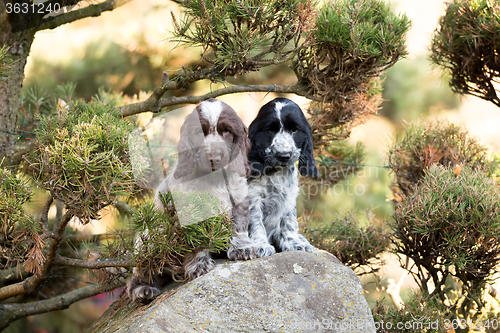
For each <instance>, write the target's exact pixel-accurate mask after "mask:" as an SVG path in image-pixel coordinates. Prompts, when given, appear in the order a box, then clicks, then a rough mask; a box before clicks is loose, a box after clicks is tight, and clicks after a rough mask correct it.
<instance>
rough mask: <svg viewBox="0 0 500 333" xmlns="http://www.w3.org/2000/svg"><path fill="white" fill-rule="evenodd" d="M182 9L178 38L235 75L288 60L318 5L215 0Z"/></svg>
mask: <svg viewBox="0 0 500 333" xmlns="http://www.w3.org/2000/svg"><path fill="white" fill-rule="evenodd" d="M181 5H182V6H183V10H184V14H185V17H184V18H183V19H182V20H181V22H178V20H177V19H176V18H175V17H173V21H174V26H175V31H174V34H175V38H176V39H177V40H178V41H179V42H181V43H184V44H187V45H191V46H201V47H202V48H203V57H204V59H205V60H207V61H208V62H209V63H212V64H215V65H216V66H217V67H219V68H220V69H223V70H225V71H226V73H227V74H228V75H234V74H242V73H244V72H247V71H251V70H256V69H258V68H260V67H262V66H264V65H269V64H271V63H272V62H273V61H274V62H281V61H283V60H284V59H287V58H288V55H289V54H291V53H292V50H293V48H294V47H297V45H298V41H299V40H300V39H301V36H300V35H301V33H302V29H303V27H304V24H305V22H306V21H308V20H309V19H310V17H309V16H310V15H311V13H312V9H311V7H312V6H313V5H314V4H312V3H310V1H306V0H279V1H276V0H266V1H256V0H242V1H241V0H230V1H222V0H215V1H189V2H184V3H182V4H181ZM292 55H293V54H292ZM288 59H289V58H288Z"/></svg>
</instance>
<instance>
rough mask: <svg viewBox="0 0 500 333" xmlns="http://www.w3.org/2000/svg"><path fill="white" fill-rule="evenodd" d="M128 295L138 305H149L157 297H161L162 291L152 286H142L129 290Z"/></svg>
mask: <svg viewBox="0 0 500 333" xmlns="http://www.w3.org/2000/svg"><path fill="white" fill-rule="evenodd" d="M128 294H129V297H130V298H131V299H132V301H133V302H135V303H138V304H148V303H150V302H151V301H152V300H153V299H155V298H156V296H158V295H160V294H161V291H160V289H158V288H155V287H152V286H148V285H142V286H136V287H134V288H133V289H129V290H128Z"/></svg>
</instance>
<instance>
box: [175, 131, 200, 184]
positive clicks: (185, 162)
mask: <svg viewBox="0 0 500 333" xmlns="http://www.w3.org/2000/svg"><path fill="white" fill-rule="evenodd" d="M181 140H183V138H182V137H181ZM184 140H186V141H187V140H188V139H187V138H184ZM180 144H181V141H179V145H180ZM179 145H177V147H178V148H179V159H178V160H177V166H176V167H175V171H174V178H175V179H179V178H181V177H185V176H187V175H189V174H190V173H191V172H193V169H194V167H195V166H196V159H195V157H194V150H193V148H188V147H182V149H181V147H179ZM183 146H184V144H183Z"/></svg>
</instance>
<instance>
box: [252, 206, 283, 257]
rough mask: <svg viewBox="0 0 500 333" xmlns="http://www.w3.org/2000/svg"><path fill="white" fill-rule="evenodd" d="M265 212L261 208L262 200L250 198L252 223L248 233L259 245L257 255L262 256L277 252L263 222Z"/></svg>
mask: <svg viewBox="0 0 500 333" xmlns="http://www.w3.org/2000/svg"><path fill="white" fill-rule="evenodd" d="M263 218H264V214H263V213H262V209H261V208H260V201H258V200H256V201H254V202H253V201H252V199H251V198H250V223H249V225H248V235H249V236H250V240H251V241H252V242H253V243H254V244H255V246H256V247H257V257H259V258H262V257H266V256H270V255H273V254H275V253H276V250H275V248H274V246H272V245H271V244H270V243H269V240H268V238H267V231H266V227H265V226H264V223H263Z"/></svg>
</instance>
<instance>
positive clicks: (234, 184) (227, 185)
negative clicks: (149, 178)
mask: <svg viewBox="0 0 500 333" xmlns="http://www.w3.org/2000/svg"><path fill="white" fill-rule="evenodd" d="M200 123H201V129H202V130H203V132H201V129H200ZM177 149H178V151H179V160H178V161H177V163H176V165H175V166H174V169H173V172H172V173H170V174H169V175H168V176H167V177H166V178H165V180H164V181H163V182H162V183H161V184H160V186H159V187H158V188H157V190H156V196H155V197H156V199H155V200H156V208H157V209H163V206H162V204H161V202H160V200H159V194H160V193H164V192H167V191H169V190H172V189H181V190H183V191H185V192H190V191H210V192H211V193H212V194H213V195H214V196H216V197H218V198H219V199H220V200H221V201H222V204H223V206H224V209H229V211H230V212H231V215H232V217H233V225H234V227H233V232H234V236H233V238H232V239H231V241H230V242H231V247H230V248H229V249H228V251H227V255H228V258H229V259H233V260H249V259H253V258H256V256H257V254H256V247H255V246H254V244H253V243H252V241H251V240H250V238H249V237H248V221H249V208H248V206H249V204H248V186H247V181H246V177H247V176H248V175H249V172H250V168H249V166H248V162H247V154H248V151H249V142H248V138H247V128H246V127H245V125H244V124H243V122H242V121H241V119H240V118H239V117H238V116H237V115H236V113H235V112H234V110H233V109H232V108H231V107H230V106H229V105H227V104H225V103H223V102H221V101H219V100H216V99H210V100H208V101H205V102H202V103H201V104H200V105H198V106H197V107H196V108H195V110H194V111H193V112H192V113H191V114H190V115H188V116H187V117H186V120H185V121H184V124H183V125H182V127H181V138H180V140H179V143H178V145H177ZM207 175H209V177H206V176H207ZM143 236H144V235H143ZM140 238H141V237H137V239H138V240H139V242H138V243H137V244H136V248H141V247H142V246H144V244H142V241H141V240H140ZM142 238H147V235H146V237H142ZM214 267H215V262H214V260H213V259H212V258H211V256H210V253H209V252H208V251H198V252H195V253H194V254H193V255H190V256H188V257H186V258H184V262H183V268H184V274H185V276H186V277H187V278H188V279H195V278H197V277H199V276H201V275H204V274H206V273H207V272H209V271H210V270H212V269H213V268H214ZM146 273H147V272H146ZM145 275H146V274H145V272H139V271H138V270H137V269H134V274H133V276H132V278H131V280H130V282H129V284H128V288H127V291H128V294H129V296H130V298H131V299H132V300H134V301H135V302H138V303H147V302H149V301H151V300H152V299H153V298H154V297H156V296H157V295H158V294H159V289H158V287H157V286H156V285H155V283H156V280H155V279H156V277H157V275H154V274H153V280H155V281H152V282H153V283H150V281H149V280H148V279H145V278H144V276H145ZM148 276H149V274H148Z"/></svg>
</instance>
